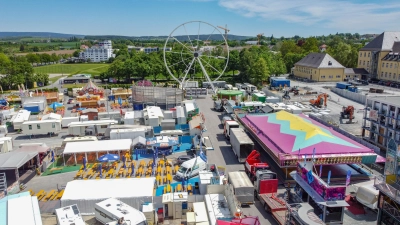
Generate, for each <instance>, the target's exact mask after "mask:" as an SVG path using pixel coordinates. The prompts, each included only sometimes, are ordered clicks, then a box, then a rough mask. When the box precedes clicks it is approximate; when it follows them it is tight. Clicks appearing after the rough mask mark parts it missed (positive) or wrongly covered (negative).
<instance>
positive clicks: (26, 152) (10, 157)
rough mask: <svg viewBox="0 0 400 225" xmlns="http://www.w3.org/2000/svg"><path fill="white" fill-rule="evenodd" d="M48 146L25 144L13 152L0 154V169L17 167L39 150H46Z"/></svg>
mask: <svg viewBox="0 0 400 225" xmlns="http://www.w3.org/2000/svg"><path fill="white" fill-rule="evenodd" d="M47 150H49V148H48V147H43V146H23V147H20V148H19V149H16V150H15V151H12V152H6V153H3V154H0V169H6V170H7V169H17V168H19V167H21V166H22V165H24V164H25V163H26V162H28V161H29V160H30V159H32V158H33V157H35V156H36V155H37V154H38V153H39V152H46V151H47Z"/></svg>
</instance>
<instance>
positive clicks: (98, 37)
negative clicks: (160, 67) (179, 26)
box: [85, 34, 250, 41]
mask: <svg viewBox="0 0 400 225" xmlns="http://www.w3.org/2000/svg"><path fill="white" fill-rule="evenodd" d="M189 37H190V40H192V41H193V40H196V39H198V38H199V39H200V40H203V41H205V40H207V39H208V40H210V41H221V40H222V36H221V35H220V34H212V35H209V34H200V35H199V36H197V35H189ZM167 38H168V36H117V35H87V36H85V39H90V40H105V39H108V40H120V39H127V40H138V41H146V40H149V41H150V40H156V41H161V40H164V41H165V40H166V39H167ZM175 38H176V39H178V40H179V41H188V40H189V38H188V36H187V35H177V36H175ZM249 38H250V37H248V36H239V35H233V34H228V40H231V41H232V40H235V41H236V40H238V41H241V40H246V39H249Z"/></svg>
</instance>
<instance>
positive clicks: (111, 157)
mask: <svg viewBox="0 0 400 225" xmlns="http://www.w3.org/2000/svg"><path fill="white" fill-rule="evenodd" d="M97 160H98V161H100V162H111V161H117V160H119V156H118V155H114V154H105V155H102V156H100V157H99V158H98V159H97Z"/></svg>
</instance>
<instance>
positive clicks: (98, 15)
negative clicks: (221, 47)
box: [0, 0, 400, 37]
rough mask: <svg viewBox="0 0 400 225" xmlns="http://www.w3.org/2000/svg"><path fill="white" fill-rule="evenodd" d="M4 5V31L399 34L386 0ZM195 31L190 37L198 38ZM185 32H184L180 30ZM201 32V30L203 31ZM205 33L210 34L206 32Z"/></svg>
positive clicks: (27, 1)
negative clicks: (208, 27) (212, 29)
mask: <svg viewBox="0 0 400 225" xmlns="http://www.w3.org/2000/svg"><path fill="white" fill-rule="evenodd" d="M382 3H383V2H381V1H376V0H313V1H311V0H114V1H101V0H100V1H93V0H69V1H62V0H35V1H32V0H0V31H27V32H28V31H30V32H57V33H69V34H87V35H105V34H107V35H127V36H147V35H151V36H152V35H168V34H169V33H170V32H171V31H172V30H173V29H174V28H175V27H177V26H178V25H180V24H182V23H184V22H187V21H192V20H201V21H205V22H208V23H210V24H212V25H215V26H217V25H220V26H224V25H225V24H227V25H228V28H229V29H230V30H231V32H230V33H231V34H236V35H245V36H256V35H257V34H258V33H264V34H265V35H266V36H271V34H273V35H274V36H275V37H280V36H294V35H300V36H306V37H308V36H312V35H322V34H325V35H326V34H330V33H336V32H350V33H355V32H358V33H360V34H363V33H381V32H383V31H395V30H397V31H398V30H399V29H400V27H399V26H398V22H397V21H399V20H400V1H399V0H388V1H385V2H384V4H382ZM194 30H195V29H193V30H192V31H190V32H194V33H197V31H194ZM181 32H183V31H181ZM202 33H203V31H202ZM204 34H207V31H204Z"/></svg>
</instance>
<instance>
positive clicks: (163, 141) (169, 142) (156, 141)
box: [146, 136, 179, 148]
mask: <svg viewBox="0 0 400 225" xmlns="http://www.w3.org/2000/svg"><path fill="white" fill-rule="evenodd" d="M178 144H179V139H178V137H167V136H157V137H152V138H148V139H147V140H146V145H150V146H154V147H159V148H167V147H171V146H175V145H178Z"/></svg>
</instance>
